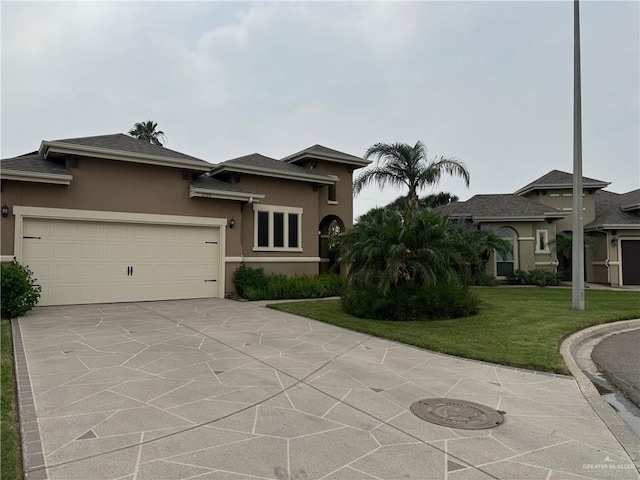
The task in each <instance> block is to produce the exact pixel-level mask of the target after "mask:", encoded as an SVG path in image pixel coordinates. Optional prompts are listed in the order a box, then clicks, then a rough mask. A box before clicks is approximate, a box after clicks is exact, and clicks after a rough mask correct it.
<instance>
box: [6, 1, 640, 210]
mask: <svg viewBox="0 0 640 480" xmlns="http://www.w3.org/2000/svg"><path fill="white" fill-rule="evenodd" d="M0 8H1V13H2V37H1V38H2V111H1V113H2V125H1V140H2V144H1V152H2V157H3V158H6V157H11V156H15V155H19V154H22V153H26V152H28V151H32V150H35V149H36V148H37V147H38V146H39V144H40V141H41V140H43V139H46V140H55V139H60V138H70V137H80V136H88V135H100V134H107V133H115V132H126V131H127V130H128V129H129V128H130V127H131V126H132V125H133V124H134V123H135V122H137V121H142V120H146V119H149V118H151V119H153V120H154V121H156V122H158V124H159V127H160V128H161V129H162V130H163V131H164V132H165V133H166V134H167V137H168V144H167V147H169V148H172V149H175V150H178V151H182V152H185V153H188V154H191V155H194V156H197V157H200V158H203V159H205V160H207V161H210V162H212V163H217V162H221V161H224V160H227V159H230V158H233V157H236V156H240V155H244V154H248V153H253V152H260V153H262V154H265V155H268V156H272V157H275V158H280V157H283V156H286V155H288V154H290V153H293V152H296V151H298V150H301V149H303V148H305V147H307V146H310V145H313V144H316V143H319V144H323V145H325V146H328V147H331V148H335V149H338V150H342V151H345V152H347V153H351V154H355V155H362V154H363V153H364V152H365V150H366V149H367V148H368V147H369V146H371V145H372V144H374V143H376V142H395V141H401V142H406V143H415V142H416V141H417V140H422V141H423V142H424V143H425V144H426V145H427V146H428V147H429V151H430V152H431V153H432V154H433V155H445V156H451V157H456V158H459V159H461V160H463V161H464V162H465V163H466V164H467V166H468V168H469V170H470V171H471V186H470V188H469V189H466V188H465V187H464V185H463V184H462V182H461V181H460V180H455V179H444V180H443V181H442V182H441V184H440V185H439V186H438V187H437V190H448V191H451V192H453V193H455V194H457V195H458V196H460V197H461V198H462V199H466V198H469V197H470V196H472V195H473V194H476V193H504V192H512V191H515V190H517V189H518V188H520V187H521V186H523V185H525V184H527V183H528V182H530V181H531V180H534V179H535V178H538V177H540V176H542V175H543V174H545V173H547V172H548V171H549V170H551V169H554V168H557V169H560V170H565V171H570V170H571V168H572V85H573V84H572V72H573V71H572V55H573V45H572V13H573V7H572V2H568V1H558V2H479V1H474V2H449V1H445V2H429V1H427V2H253V3H251V2H232V3H230V2H117V1H112V2H79V3H74V2H38V3H30V2H3V3H2V6H1V7H0ZM581 15H582V25H581V28H582V64H583V129H584V130H583V136H584V173H585V175H587V176H590V177H593V178H597V179H601V180H607V181H611V182H612V185H611V187H610V189H611V190H613V191H618V192H625V191H629V190H632V189H636V188H638V187H639V186H640V139H639V132H640V124H639V123H640V122H639V117H640V108H639V95H638V92H639V90H640V73H639V70H640V50H639V45H640V33H639V25H640V3H639V2H608V1H606V2H605V1H603V2H589V1H584V2H582V3H581ZM424 193H429V192H428V191H427V192H424ZM399 194H400V192H398V191H391V190H386V191H384V192H380V191H379V190H378V189H377V188H376V187H372V188H369V189H366V190H364V191H363V192H362V194H361V195H360V196H359V197H357V198H356V199H355V213H356V215H359V214H362V213H364V212H365V211H367V210H368V209H369V208H372V207H374V206H380V205H384V204H385V203H388V202H389V201H391V200H393V199H394V198H395V197H396V196H397V195H399Z"/></svg>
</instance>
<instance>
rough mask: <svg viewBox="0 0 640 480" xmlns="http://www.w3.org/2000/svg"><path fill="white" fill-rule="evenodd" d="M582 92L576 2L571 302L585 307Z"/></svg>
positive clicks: (576, 5) (577, 307)
mask: <svg viewBox="0 0 640 480" xmlns="http://www.w3.org/2000/svg"><path fill="white" fill-rule="evenodd" d="M582 203H583V202H582V95H581V82H580V2H579V0H574V2H573V209H572V213H573V241H572V252H571V304H572V307H573V309H574V310H584V214H583V210H582Z"/></svg>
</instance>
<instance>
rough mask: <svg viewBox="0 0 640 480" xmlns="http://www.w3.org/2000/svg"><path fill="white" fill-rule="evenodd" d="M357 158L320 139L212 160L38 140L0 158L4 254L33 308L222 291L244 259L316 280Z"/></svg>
mask: <svg viewBox="0 0 640 480" xmlns="http://www.w3.org/2000/svg"><path fill="white" fill-rule="evenodd" d="M368 164H369V162H368V161H367V160H364V159H362V158H360V157H357V156H353V155H349V154H346V153H342V152H338V151H336V150H332V149H330V148H326V147H323V146H321V145H314V146H312V147H309V148H307V149H305V150H302V151H300V152H298V153H294V154H293V155H290V156H288V157H286V158H283V159H280V160H276V159H273V158H269V157H266V156H263V155H260V154H257V153H254V154H251V155H247V156H244V157H240V158H235V159H232V160H228V161H226V162H222V163H218V164H212V163H209V162H207V161H204V160H202V159H199V158H195V157H192V156H190V155H186V154H184V153H180V152H176V151H173V150H170V149H168V148H164V147H161V146H156V145H152V144H150V143H147V142H144V141H141V140H138V139H135V138H132V137H130V136H128V135H124V134H114V135H102V136H93V137H84V138H71V139H64V140H55V141H43V142H42V143H41V144H40V148H39V149H38V150H37V151H35V152H32V153H27V154H25V155H22V156H18V157H15V158H8V159H2V160H1V161H0V179H1V183H2V204H3V214H2V220H1V227H2V237H1V239H2V243H1V251H0V253H1V255H2V257H1V260H2V262H9V261H11V260H12V259H13V258H15V259H17V260H18V261H19V262H20V263H22V264H24V265H27V266H28V267H29V268H30V269H31V270H32V271H33V272H34V277H35V278H36V279H37V281H38V283H39V284H40V285H41V286H42V298H41V301H40V305H63V304H83V303H102V302H123V301H144V300H163V299H181V298H200V297H223V296H224V295H225V294H226V293H229V292H232V291H233V290H234V286H233V283H232V281H231V278H232V275H233V272H234V271H235V269H236V268H237V267H238V266H239V265H240V264H241V263H245V264H247V265H249V266H252V267H264V268H265V270H267V271H271V272H283V273H287V274H291V273H299V274H316V273H319V272H323V271H327V270H328V262H329V254H328V228H329V225H330V224H331V222H332V221H337V222H338V224H339V226H340V228H341V230H345V229H348V228H350V227H351V226H352V223H353V220H352V218H353V196H352V174H353V172H354V170H356V169H358V168H361V167H364V166H366V165H368Z"/></svg>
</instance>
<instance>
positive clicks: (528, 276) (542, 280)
mask: <svg viewBox="0 0 640 480" xmlns="http://www.w3.org/2000/svg"><path fill="white" fill-rule="evenodd" d="M506 280H507V283H509V284H510V285H538V286H539V287H547V286H556V285H560V274H559V273H557V272H554V271H552V270H545V269H543V268H536V269H533V270H529V271H528V272H525V271H523V270H516V271H515V272H513V274H511V275H507V277H506Z"/></svg>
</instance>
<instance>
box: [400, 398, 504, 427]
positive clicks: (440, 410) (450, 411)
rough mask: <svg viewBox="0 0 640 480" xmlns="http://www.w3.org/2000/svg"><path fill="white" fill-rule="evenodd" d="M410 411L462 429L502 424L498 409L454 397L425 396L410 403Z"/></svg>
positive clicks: (502, 417) (444, 425)
mask: <svg viewBox="0 0 640 480" xmlns="http://www.w3.org/2000/svg"><path fill="white" fill-rule="evenodd" d="M411 412H412V413H413V414H414V415H415V416H416V417H418V418H421V419H422V420H426V421H427V422H431V423H435V424H436V425H442V426H443V427H452V428H462V429H464V430H483V429H485V428H493V427H497V426H498V425H502V424H503V423H504V421H505V418H504V415H502V413H504V412H499V411H498V410H494V409H493V408H490V407H487V406H486V405H481V404H479V403H474V402H469V401H467V400H458V399H455V398H425V399H424V400H418V401H417V402H415V403H413V404H412V405H411Z"/></svg>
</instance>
